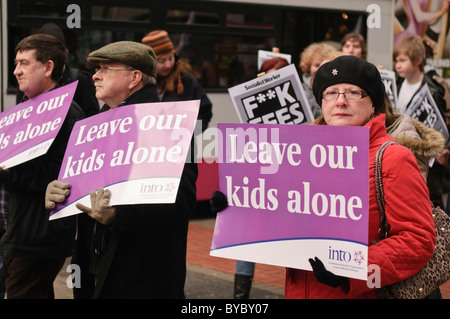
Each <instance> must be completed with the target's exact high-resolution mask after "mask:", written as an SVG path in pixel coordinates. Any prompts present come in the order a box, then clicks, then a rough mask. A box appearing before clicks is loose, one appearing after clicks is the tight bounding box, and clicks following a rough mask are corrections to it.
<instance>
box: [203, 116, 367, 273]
mask: <svg viewBox="0 0 450 319" xmlns="http://www.w3.org/2000/svg"><path fill="white" fill-rule="evenodd" d="M218 128H219V130H220V132H221V134H220V135H221V136H222V138H221V139H219V144H220V145H219V150H220V151H221V152H223V155H222V162H219V182H220V189H221V191H222V192H223V193H225V194H226V196H227V198H228V204H229V206H228V208H226V209H225V210H224V211H222V212H220V213H218V214H217V217H216V224H215V229H214V236H213V240H212V244H211V251H210V255H211V256H216V257H224V258H231V259H237V260H244V261H251V262H257V263H265V264H271V265H277V266H283V267H292V268H298V269H307V270H311V266H310V264H309V262H308V259H309V258H314V257H316V256H317V257H319V258H320V259H321V260H322V262H323V263H324V265H325V267H326V268H327V270H329V271H331V272H333V273H334V274H336V275H340V276H346V277H351V278H358V279H366V278H367V252H368V243H367V241H368V215H369V214H368V207H369V206H368V202H369V167H368V162H369V160H368V156H369V128H368V127H344V126H335V127H333V126H313V125H266V124H255V125H251V124H219V125H218Z"/></svg>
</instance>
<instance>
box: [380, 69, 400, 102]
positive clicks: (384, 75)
mask: <svg viewBox="0 0 450 319" xmlns="http://www.w3.org/2000/svg"><path fill="white" fill-rule="evenodd" d="M378 71H380V75H381V80H382V81H383V83H384V87H385V89H386V94H387V96H388V98H389V102H391V106H392V108H395V107H397V82H396V81H395V72H394V71H390V70H385V69H378Z"/></svg>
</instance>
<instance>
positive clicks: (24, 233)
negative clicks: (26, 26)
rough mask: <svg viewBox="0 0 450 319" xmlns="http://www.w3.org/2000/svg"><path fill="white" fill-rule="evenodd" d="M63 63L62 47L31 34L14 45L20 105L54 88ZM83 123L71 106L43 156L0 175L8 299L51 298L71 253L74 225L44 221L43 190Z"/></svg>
mask: <svg viewBox="0 0 450 319" xmlns="http://www.w3.org/2000/svg"><path fill="white" fill-rule="evenodd" d="M65 60H66V50H65V47H64V45H63V44H62V43H61V42H60V41H59V40H58V39H57V38H55V37H54V36H51V35H47V34H35V35H31V36H29V37H26V38H24V39H23V40H22V41H20V42H19V44H18V45H17V46H16V58H15V61H14V62H15V65H16V68H15V70H14V75H15V77H16V79H17V82H18V83H19V89H20V90H21V91H22V92H24V94H25V95H24V99H32V98H34V97H36V96H38V95H40V94H42V93H44V92H47V91H49V90H53V89H55V88H57V87H58V84H57V83H58V80H59V79H60V78H61V75H62V72H63V68H64V63H65ZM85 117H86V115H85V113H84V112H83V110H82V109H81V107H80V106H79V105H78V104H77V103H76V102H75V101H72V104H71V106H70V108H69V111H68V114H67V116H66V118H65V121H64V123H63V125H62V127H61V129H60V131H59V132H58V135H57V136H56V138H55V140H54V141H53V143H52V145H51V147H50V149H49V150H48V152H47V153H46V154H44V155H42V156H39V157H37V158H35V159H32V160H30V161H28V162H25V163H23V164H20V165H17V166H14V167H11V168H9V169H8V170H1V171H0V183H1V184H2V185H4V186H5V190H6V192H7V193H8V201H7V225H6V226H7V228H6V232H5V233H4V234H3V236H2V238H1V244H0V249H1V253H2V257H3V265H4V270H5V278H6V294H7V298H8V299H18V298H21V299H22V298H33V299H47V298H54V291H53V281H54V280H55V278H56V276H57V274H58V272H59V271H60V269H61V267H62V266H63V264H64V262H65V260H66V258H67V257H68V256H70V255H71V253H72V249H73V244H74V239H75V219H73V218H67V219H63V220H58V221H49V215H48V212H47V211H46V210H45V205H44V195H45V189H46V187H47V184H48V183H49V182H50V181H52V180H53V179H55V178H56V177H57V176H58V174H59V170H60V167H61V164H62V160H63V156H64V152H65V150H66V145H67V142H68V139H69V136H70V133H71V131H72V127H73V125H74V124H75V122H76V121H78V120H81V119H83V118H85ZM31 278H33V279H32V280H31Z"/></svg>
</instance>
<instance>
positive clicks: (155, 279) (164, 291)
mask: <svg viewBox="0 0 450 319" xmlns="http://www.w3.org/2000/svg"><path fill="white" fill-rule="evenodd" d="M88 61H89V62H90V63H93V64H95V66H96V73H95V74H94V75H93V77H92V78H93V79H94V82H95V86H96V90H97V98H99V99H101V100H103V101H104V102H105V103H106V104H105V106H104V107H103V108H102V110H103V111H106V110H109V109H114V108H117V107H120V106H123V105H131V104H138V103H149V102H157V101H158V99H157V96H156V88H155V83H156V56H155V53H154V52H153V50H152V49H151V48H150V47H149V46H147V45H144V44H142V43H136V42H130V41H122V42H115V43H111V44H108V45H106V46H104V47H103V48H101V49H99V50H97V51H94V52H92V53H91V54H90V55H89V57H88ZM149 107H151V105H149ZM196 179H197V169H196V166H195V163H186V164H185V166H184V170H183V174H182V176H181V181H180V186H179V189H178V193H177V198H176V201H175V203H174V204H139V205H120V206H110V205H109V199H110V197H111V196H112V195H113V194H111V192H110V191H109V190H108V189H106V190H103V189H99V190H98V191H97V192H95V191H92V192H91V203H92V207H86V206H84V205H79V204H77V208H78V209H80V210H81V211H84V212H85V213H86V214H80V215H79V232H78V235H79V238H80V239H79V243H78V246H77V252H78V254H76V255H74V258H73V260H72V263H74V264H77V265H79V266H80V269H81V272H82V276H81V277H82V278H83V274H86V273H87V269H89V270H91V271H92V273H91V275H93V276H94V277H93V278H92V277H91V279H94V278H95V280H92V281H91V282H88V283H87V284H86V283H85V284H83V283H82V284H81V288H74V296H75V298H91V297H93V298H114V299H115V298H172V299H173V298H184V283H185V278H186V244H187V230H188V223H189V215H190V213H192V212H193V211H194V208H195V204H196V191H195V182H196ZM71 187H72V188H73V187H77V185H69V184H67V183H61V182H59V181H53V182H52V183H50V184H49V185H48V187H47V193H46V203H45V204H46V208H47V209H52V208H53V207H54V205H55V203H59V202H63V201H64V200H65V198H66V196H68V195H69V192H70V188H71ZM87 252H88V253H87ZM86 259H87V260H86ZM85 277H86V276H85ZM94 282H95V284H94Z"/></svg>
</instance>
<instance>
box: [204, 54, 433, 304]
mask: <svg viewBox="0 0 450 319" xmlns="http://www.w3.org/2000/svg"><path fill="white" fill-rule="evenodd" d="M313 92H314V95H315V97H316V101H317V103H318V104H319V106H321V108H322V112H323V114H322V116H321V117H319V118H318V119H317V120H315V121H314V124H315V125H333V126H366V127H369V128H370V136H369V163H368V165H369V236H368V244H369V249H368V260H367V262H368V265H369V266H370V265H376V266H378V267H379V269H380V272H379V273H377V274H372V273H368V278H369V279H368V281H370V280H373V276H374V275H375V276H379V277H378V279H379V281H378V282H379V284H380V287H382V286H385V285H389V284H393V283H395V282H398V281H401V280H404V279H406V278H408V277H410V276H412V275H414V274H415V273H417V272H418V271H419V270H420V269H421V268H422V267H423V266H425V264H426V263H427V262H428V260H429V259H430V257H431V255H432V254H433V250H434V244H435V241H436V234H435V229H434V221H433V216H432V213H431V202H430V199H429V197H428V189H427V185H426V183H425V179H424V178H423V176H422V174H421V172H420V170H419V167H418V164H417V160H416V158H415V157H414V155H413V153H412V152H411V151H410V150H409V149H408V148H406V147H404V146H402V145H399V144H394V145H390V146H389V147H388V148H387V149H386V151H385V153H384V156H383V165H382V176H383V183H384V194H385V200H386V217H387V220H388V221H389V224H390V234H391V237H389V238H387V239H384V240H382V241H380V242H378V243H376V244H373V243H374V242H375V241H376V240H378V230H379V225H380V217H379V212H378V202H377V198H376V191H375V176H374V175H375V171H374V170H375V169H374V166H375V155H376V152H377V150H378V148H379V147H380V146H381V145H382V144H383V143H384V142H387V141H393V139H392V138H391V137H390V136H389V135H388V134H387V133H386V125H385V114H381V113H380V111H381V109H382V107H383V103H384V99H385V88H384V84H383V82H382V80H381V77H380V73H379V71H378V69H377V68H376V67H375V66H374V65H373V64H371V63H369V62H367V61H366V60H364V59H362V58H358V57H355V56H350V55H344V56H341V57H338V58H336V59H334V60H332V61H330V62H327V63H325V64H323V65H322V66H321V67H320V68H319V70H318V71H317V73H316V76H315V79H314V83H313ZM211 207H213V209H214V210H215V211H222V210H224V209H225V208H226V207H227V199H226V197H225V195H224V194H223V193H221V192H219V191H216V192H215V193H214V194H213V198H212V199H211ZM292 253H295V252H292ZM309 262H310V264H311V268H312V272H311V271H306V270H300V269H292V268H288V269H287V271H286V281H285V297H286V298H288V299H294V298H301V299H316V298H320V299H324V298H333V299H344V298H351V299H358V298H362V299H365V298H376V288H380V287H373V286H374V285H373V282H367V281H365V280H358V279H352V278H347V277H342V276H337V275H335V274H333V273H332V272H330V271H328V270H327V269H326V268H327V267H326V265H325V264H326V261H322V260H320V259H318V258H317V257H316V256H311V257H310V258H309ZM375 269H376V268H375ZM371 276H372V277H371ZM371 278H372V279H371Z"/></svg>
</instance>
